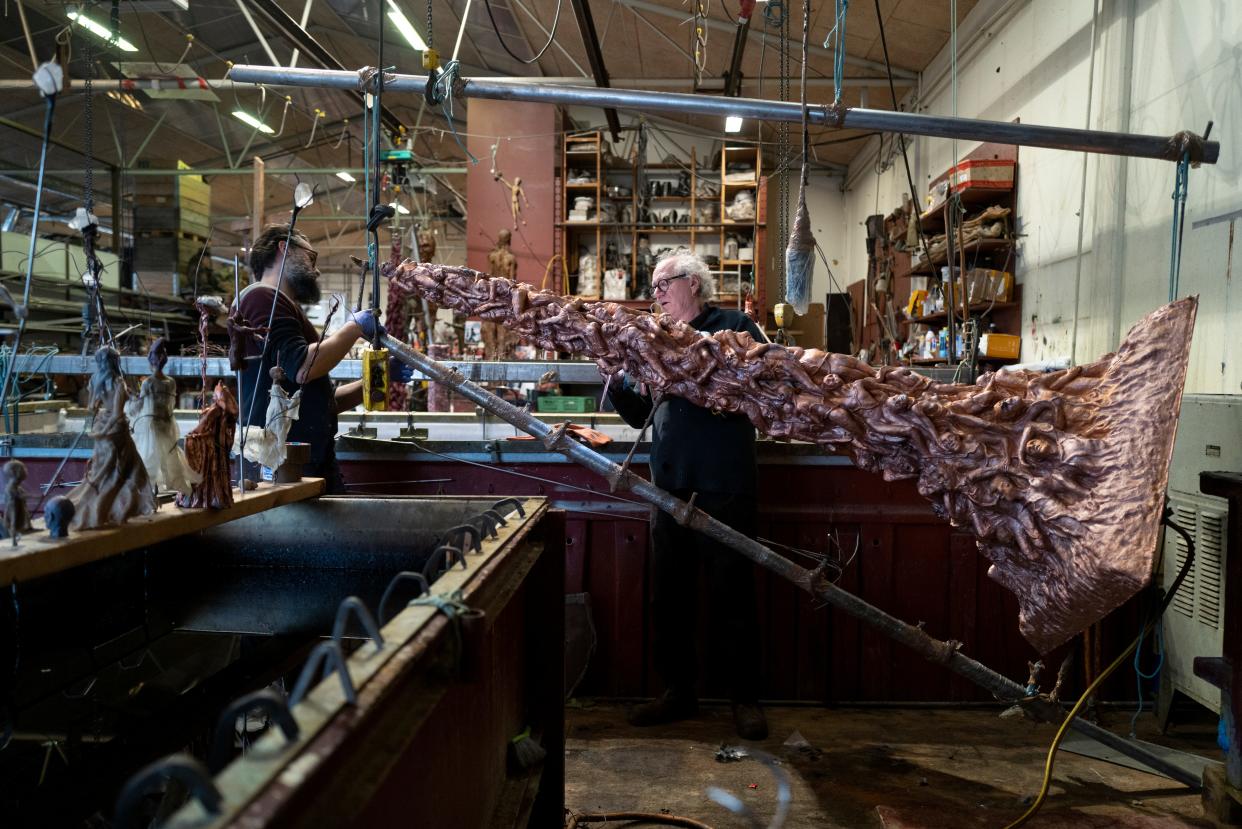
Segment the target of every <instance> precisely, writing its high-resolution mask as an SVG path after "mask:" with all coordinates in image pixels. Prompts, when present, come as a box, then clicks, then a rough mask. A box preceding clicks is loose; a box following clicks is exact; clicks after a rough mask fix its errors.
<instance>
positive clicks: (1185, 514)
mask: <svg viewBox="0 0 1242 829" xmlns="http://www.w3.org/2000/svg"><path fill="white" fill-rule="evenodd" d="M1173 514H1174V517H1175V519H1176V521H1177V523H1178V524H1179V525H1181V526H1182V527H1184V528H1185V529H1186V532H1188V533H1190V535H1191V536H1192V537H1193V536H1194V535H1195V534H1196V520H1195V519H1196V510H1195V509H1194V507H1192V506H1189V505H1187V504H1183V503H1179V502H1174V505H1173ZM1168 533H1169V535H1171V536H1172V538H1173V545H1174V546H1173V550H1174V556H1173V557H1174V559H1175V561H1174V565H1175V566H1174V569H1173V573H1174V574H1176V573H1180V572H1181V571H1182V567H1184V566H1185V565H1186V557H1187V556H1189V555H1190V549H1189V548H1188V547H1187V546H1186V539H1184V538H1182V534H1181V533H1179V532H1177V531H1176V530H1172V529H1170V530H1169V531H1168ZM1196 546H1198V545H1197V544H1196ZM1198 569H1199V568H1198V565H1197V564H1196V565H1194V566H1192V567H1191V568H1190V571H1189V572H1188V573H1186V580H1185V581H1183V582H1182V586H1181V588H1180V589H1179V590H1178V591H1177V593H1176V595H1174V596H1173V605H1172V607H1173V610H1174V611H1175V612H1177V613H1180V614H1181V615H1183V616H1185V617H1186V618H1187V619H1193V618H1194V617H1195V575H1196V573H1195V571H1196V570H1198Z"/></svg>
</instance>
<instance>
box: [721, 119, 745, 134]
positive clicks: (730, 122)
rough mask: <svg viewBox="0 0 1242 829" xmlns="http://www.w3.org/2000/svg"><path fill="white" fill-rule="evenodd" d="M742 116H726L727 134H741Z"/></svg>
mask: <svg viewBox="0 0 1242 829" xmlns="http://www.w3.org/2000/svg"><path fill="white" fill-rule="evenodd" d="M741 131H742V116H740V115H726V116H725V132H741Z"/></svg>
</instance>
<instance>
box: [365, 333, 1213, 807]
mask: <svg viewBox="0 0 1242 829" xmlns="http://www.w3.org/2000/svg"><path fill="white" fill-rule="evenodd" d="M383 341H384V347H385V348H387V349H388V350H389V351H390V352H391V353H392V354H393V355H394V356H396V357H397V359H399V360H401V361H402V362H403V363H405V364H406V365H408V366H411V367H412V368H414V369H416V370H418V371H419V372H420V373H422V374H423V375H424V376H426V377H427V378H428V379H430V380H433V381H435V382H438V383H444V384H446V385H448V386H450V387H452V388H453V389H454V390H455V391H457V392H460V393H461V394H462V395H463V396H464V397H466V398H467V399H469V400H472V401H474V402H475V403H476V404H478V405H479V406H481V407H482V408H483V409H484V410H486V411H488V412H491V413H492V414H494V415H496V416H497V417H500V418H502V419H504V420H506V421H508V422H509V423H511V424H513V425H514V426H516V427H517V428H519V429H521V430H522V431H523V432H526V433H527V434H529V435H532V436H534V437H536V438H538V439H540V440H542V441H543V443H544V445H545V446H547V447H548V448H549V449H551V450H554V451H557V452H560V453H561V454H562V455H564V456H565V457H567V458H569V459H570V460H573V461H575V462H577V463H579V464H581V465H582V466H584V467H586V468H587V469H590V470H591V471H592V472H596V473H598V474H599V475H601V476H603V477H604V478H605V479H606V480H608V481H611V482H614V483H615V485H616V486H617V487H619V488H625V489H628V490H630V491H631V492H633V493H634V494H635V495H637V496H639V497H640V498H642V499H643V500H644V501H647V502H648V503H651V504H654V505H655V506H656V507H658V508H659V509H661V510H663V511H664V512H667V513H668V514H670V515H672V516H673V517H674V518H676V519H677V520H678V521H679V522H681V523H683V524H684V525H685V526H688V527H690V528H692V529H694V530H697V531H699V532H701V533H703V534H705V535H708V536H710V537H712V538H715V539H716V540H717V541H720V542H721V543H723V544H726V545H728V546H729V547H731V548H732V549H734V550H736V551H737V552H738V553H740V554H741V555H743V556H745V557H746V558H748V559H750V560H751V561H753V562H755V563H756V564H758V565H760V566H761V567H764V568H766V569H768V570H771V571H772V572H773V573H776V574H777V575H778V576H781V577H782V578H784V579H787V580H789V581H790V582H792V583H793V584H794V585H796V586H797V587H799V588H800V589H802V590H805V591H806V592H808V593H810V594H811V595H812V596H814V597H816V598H818V599H821V600H822V601H824V602H827V603H828V604H830V605H832V606H833V607H836V608H838V609H840V610H843V611H844V612H846V613H848V614H850V615H851V616H853V617H855V618H857V619H859V620H861V621H863V622H866V623H867V624H869V625H871V626H872V627H875V628H878V629H879V630H880V631H881V632H883V633H884V634H885V635H887V636H889V637H890V638H892V639H895V640H896V641H898V642H900V643H901V644H903V645H905V646H906V647H908V648H910V649H912V650H914V651H915V652H916V653H918V654H919V655H920V656H922V657H923V658H925V659H928V660H930V661H932V662H936V663H937V664H940V665H943V666H944V667H946V668H948V669H949V670H950V671H953V672H954V673H955V674H958V675H959V676H962V677H964V678H966V679H968V680H970V681H971V682H973V683H975V684H976V685H978V686H979V687H981V688H983V689H984V690H986V691H988V692H990V693H991V694H993V695H994V696H995V697H996V698H997V699H1001V700H1007V701H1011V702H1018V701H1022V704H1023V705H1025V706H1027V708H1028V710H1031V711H1032V712H1034V713H1037V714H1038V715H1039V716H1041V717H1042V718H1043V719H1045V720H1048V721H1050V722H1056V721H1057V720H1059V719H1061V718H1063V717H1064V716H1065V712H1064V710H1063V709H1062V708H1061V706H1060V705H1058V704H1056V703H1054V702H1051V701H1048V700H1045V699H1042V698H1035V699H1027V693H1026V689H1025V688H1024V687H1023V686H1022V685H1019V684H1018V683H1017V682H1014V681H1013V680H1011V679H1009V678H1008V677H1006V676H1003V675H1002V674H999V673H997V672H996V671H994V670H992V669H991V668H989V667H988V666H987V665H984V664H983V663H982V662H979V661H978V660H975V659H971V658H970V657H968V656H966V655H965V654H963V653H962V652H961V650H960V649H959V648H960V643H952V642H943V641H941V640H939V639H935V638H934V637H932V636H930V635H928V634H927V633H926V632H925V631H924V630H923V629H922V628H921V627H916V626H915V625H911V624H908V623H906V622H903V621H902V620H900V619H898V618H897V617H895V616H891V615H889V614H888V613H885V612H884V611H883V610H880V609H879V608H878V607H875V606H874V605H871V604H868V603H867V602H865V601H863V600H862V599H860V598H858V597H857V596H855V595H854V594H853V593H850V592H849V591H846V590H842V589H841V588H840V587H837V586H836V585H835V584H833V583H832V582H831V581H829V580H827V579H826V578H819V577H818V574H817V573H815V572H812V571H810V570H807V569H805V568H803V567H799V566H798V565H797V564H794V563H793V562H792V561H790V560H789V559H787V558H785V557H783V556H780V555H778V554H776V553H775V552H773V551H772V550H771V549H769V548H768V547H766V546H765V545H763V544H761V543H759V542H758V541H756V540H754V539H753V538H748V537H747V536H745V535H743V534H742V533H740V532H738V531H737V530H735V529H733V528H732V527H730V526H728V525H727V524H724V523H722V522H720V521H718V520H716V519H715V518H712V517H711V516H710V515H708V514H707V513H705V512H703V511H702V510H700V509H698V508H696V507H695V506H694V504H693V499H691V502H690V503H687V502H685V501H682V500H680V499H678V498H675V497H673V496H672V495H670V494H669V493H668V492H666V491H665V490H663V489H661V488H660V487H658V486H656V485H655V484H653V483H651V482H650V481H647V480H646V479H644V478H642V477H640V476H638V475H635V474H634V473H633V472H631V471H629V470H628V469H626V470H623V469H622V468H621V467H620V466H618V465H617V464H615V463H613V462H612V461H610V460H608V459H607V458H606V457H604V456H603V455H601V454H599V453H598V452H596V451H594V450H593V449H590V448H588V447H587V446H585V445H583V444H581V443H578V441H576V440H574V439H573V438H572V437H570V436H569V435H568V433H567V432H566V431H565V430H560V431H558V430H556V429H553V428H551V427H549V426H548V425H547V424H546V423H543V422H542V421H540V420H537V419H536V418H534V417H533V416H532V415H531V414H530V412H528V411H525V410H523V409H519V408H518V407H517V406H514V405H513V404H512V403H508V402H506V401H504V400H501V399H500V398H499V397H497V396H496V395H494V394H491V393H490V392H488V391H487V390H486V389H483V388H481V387H480V386H477V385H475V384H474V383H472V382H470V381H469V380H468V379H466V378H465V377H464V376H462V375H461V374H460V373H459V372H456V371H453V370H452V369H450V368H449V367H448V366H446V365H444V364H442V363H438V362H437V361H435V360H433V359H431V358H430V357H428V356H427V355H425V354H423V353H422V352H419V351H416V350H415V349H413V348H411V347H410V346H408V345H406V344H405V343H403V342H401V341H400V340H398V339H396V338H395V337H393V336H391V335H387V334H386V335H385V336H384V338H383ZM1070 727H1072V728H1073V729H1074V730H1076V731H1079V732H1081V733H1083V734H1086V735H1087V736H1089V737H1092V738H1093V739H1095V740H1097V741H1099V742H1101V743H1103V744H1104V745H1106V746H1109V747H1110V748H1112V749H1114V750H1116V751H1118V752H1120V753H1122V754H1124V755H1126V756H1127V757H1131V758H1133V759H1135V760H1138V761H1139V762H1140V763H1143V764H1144V765H1146V766H1148V767H1149V768H1152V769H1155V770H1156V771H1159V772H1160V773H1162V774H1165V775H1167V776H1169V777H1171V778H1172V779H1174V780H1176V781H1178V782H1179V783H1183V784H1185V785H1187V786H1190V787H1192V788H1198V787H1199V780H1198V778H1196V777H1195V776H1194V775H1190V774H1188V773H1186V772H1185V771H1183V770H1182V769H1180V768H1178V767H1177V766H1175V765H1173V764H1172V763H1169V762H1168V761H1166V760H1165V759H1164V758H1162V757H1159V756H1157V755H1155V754H1152V753H1151V752H1149V751H1147V750H1145V749H1144V748H1143V747H1142V746H1138V745H1134V744H1133V743H1131V742H1129V741H1128V740H1126V739H1124V738H1122V737H1119V736H1117V735H1116V734H1113V733H1112V732H1111V731H1107V730H1105V729H1103V728H1100V727H1099V726H1098V725H1095V724H1094V723H1091V722H1088V721H1087V720H1084V719H1082V718H1081V717H1075V718H1074V720H1073V721H1072V722H1071V723H1070Z"/></svg>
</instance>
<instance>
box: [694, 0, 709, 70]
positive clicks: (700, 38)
mask: <svg viewBox="0 0 1242 829" xmlns="http://www.w3.org/2000/svg"><path fill="white" fill-rule="evenodd" d="M707 11H708V10H707V0H694V85H695V88H698V86H699V85H700V84H702V83H703V70H704V69H706V68H707Z"/></svg>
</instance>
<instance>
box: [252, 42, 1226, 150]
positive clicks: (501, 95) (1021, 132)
mask: <svg viewBox="0 0 1242 829" xmlns="http://www.w3.org/2000/svg"><path fill="white" fill-rule="evenodd" d="M229 77H230V78H232V79H233V80H236V81H246V82H250V83H256V84H265V85H269V86H298V87H312V88H317V87H322V88H331V89H350V90H355V91H356V90H358V89H359V78H360V74H359V73H358V72H349V71H341V70H327V69H297V68H295V69H289V68H285V67H279V66H251V65H239V66H234V67H233V68H232V69H231V70H230V71H229ZM426 84H427V77H426V76H425V75H389V76H386V78H385V81H384V88H385V89H389V90H401V91H407V92H421V91H423V90H424V88H425V87H426ZM455 94H458V95H460V96H461V97H463V98H485V99H489V100H497V101H526V102H529V103H545V104H559V105H569V106H591V107H604V108H608V107H614V108H618V109H629V110H634V111H638V112H676V113H681V114H683V115H710V116H717V117H724V116H727V115H739V116H741V117H743V118H755V119H758V120H763V121H797V122H800V121H801V120H802V107H801V105H799V104H797V103H785V102H781V101H765V100H760V99H757V98H721V97H714V96H707V95H694V94H689V93H684V92H648V91H644V90H638V89H618V88H610V89H601V88H597V87H583V86H555V85H542V84H540V83H539V82H538V81H537V80H536V81H531V80H527V79H516V80H512V81H482V80H464V81H463V82H462V84H461V88H460V91H458V92H456V93H455ZM808 109H809V120H810V121H811V123H813V124H816V125H817V126H822V127H834V128H840V129H860V130H879V131H881V132H893V133H905V134H907V135H927V136H931V137H935V138H958V139H962V140H969V141H991V142H996V143H999V144H1018V145H1021V146H1029V147H1047V148H1049V149H1055V150H1071V151H1074V152H1089V153H1102V154H1105V155H1125V156H1132V157H1135V158H1158V159H1163V160H1166V161H1176V160H1177V159H1178V158H1179V157H1180V154H1181V148H1180V147H1179V146H1178V145H1177V144H1176V143H1175V142H1174V140H1173V137H1172V136H1158V135H1135V134H1129V133H1120V132H1100V131H1095V130H1083V129H1074V128H1069V127H1045V126H1039V125H1036V124H1022V123H1017V124H1015V123H1011V122H1008V121H984V120H980V119H975V118H955V117H952V116H947V115H919V114H917V113H912V112H889V111H886V110H877V109H862V108H861V107H853V108H851V107H846V108H843V109H840V110H834V109H832V108H830V107H827V106H824V105H822V104H816V105H812V106H809V107H808ZM1219 155H1220V143H1219V142H1217V141H1204V142H1203V152H1202V157H1201V158H1200V159H1199V160H1200V161H1203V162H1205V163H1207V164H1215V163H1216V159H1217V157H1218V156H1219Z"/></svg>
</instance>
